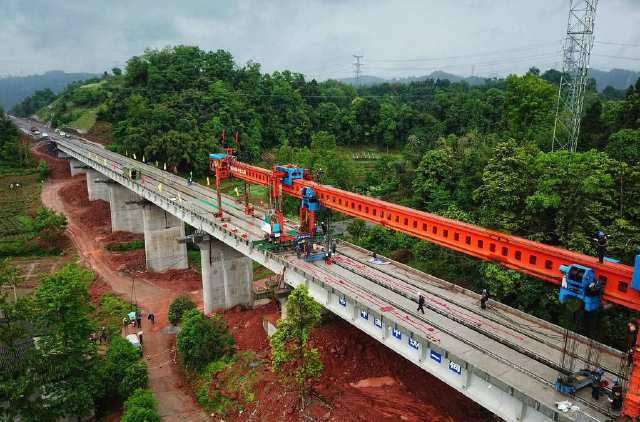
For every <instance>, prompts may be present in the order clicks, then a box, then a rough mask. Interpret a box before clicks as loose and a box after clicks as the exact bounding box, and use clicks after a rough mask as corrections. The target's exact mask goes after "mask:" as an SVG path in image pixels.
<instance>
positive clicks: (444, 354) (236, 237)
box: [18, 121, 625, 421]
mask: <svg viewBox="0 0 640 422" xmlns="http://www.w3.org/2000/svg"><path fill="white" fill-rule="evenodd" d="M18 123H19V124H20V123H21V121H18ZM31 125H32V124H31V123H30V122H29V123H22V124H21V126H22V127H23V128H24V129H27V128H28V127H30V126H31ZM53 138H54V139H53V141H54V142H56V144H57V145H58V148H59V150H60V151H62V152H64V153H65V154H66V155H68V156H69V157H70V158H71V159H72V160H77V162H78V163H81V164H80V165H78V166H77V167H81V166H89V167H90V168H91V169H93V170H95V171H97V172H98V173H100V174H101V175H102V177H104V178H108V179H109V180H111V181H115V182H117V183H118V184H119V185H121V186H123V187H125V188H127V189H128V190H129V191H130V192H131V194H132V195H133V196H132V198H133V197H137V198H141V199H144V200H146V201H149V203H152V204H155V206H157V207H159V208H161V209H162V210H165V211H167V212H169V213H170V214H171V215H172V216H175V217H177V218H178V219H180V220H182V221H185V222H187V223H188V224H190V225H192V226H193V227H195V228H197V229H200V230H203V231H204V232H207V233H209V234H210V235H211V236H212V237H214V238H216V239H218V240H220V241H222V242H224V243H225V244H227V245H229V246H231V247H232V248H233V249H235V250H236V251H238V252H240V253H241V254H242V255H244V256H247V257H250V258H251V259H253V260H255V261H257V262H259V263H260V264H262V265H265V266H266V267H268V268H270V269H271V270H272V271H274V272H278V273H282V272H284V274H285V281H286V282H287V283H288V284H290V285H292V286H296V285H298V284H300V283H305V284H306V285H307V286H308V287H309V290H310V293H311V295H312V296H313V297H314V298H315V299H316V300H317V301H318V302H320V303H322V304H323V305H324V306H325V307H326V308H327V309H329V310H330V311H332V312H334V313H336V314H337V315H339V316H340V317H342V318H344V319H345V320H347V321H349V322H350V323H352V324H354V325H355V326H357V327H358V328H360V329H361V330H363V331H365V332H367V333H368V334H369V335H371V336H373V337H374V338H376V339H378V340H379V341H381V342H382V343H384V344H386V345H387V346H388V347H390V348H391V349H393V350H395V351H396V352H397V353H399V354H400V355H402V356H404V357H405V358H407V359H409V360H411V361H412V362H414V363H416V364H417V365H418V366H420V367H421V368H423V369H424V370H426V371H428V372H430V373H432V374H434V375H435V376H436V377H438V378H440V379H441V380H443V381H444V382H446V383H447V384H449V385H451V386H452V387H454V388H456V389H457V390H459V391H461V392H462V393H463V394H465V395H467V396H468V397H470V398H471V399H473V400H475V401H476V402H478V403H480V404H481V405H483V406H485V407H486V408H488V409H489V410H491V411H492V412H494V413H495V414H497V415H498V416H500V417H502V418H503V419H505V420H509V421H538V420H540V421H542V420H600V421H604V420H607V419H608V418H609V417H611V416H612V415H611V414H610V412H609V410H608V404H607V402H606V399H601V400H600V401H599V402H594V401H593V400H592V399H591V398H590V391H589V389H586V390H583V391H581V392H580V393H579V394H578V396H577V397H575V398H568V397H566V396H563V395H561V394H559V393H557V392H556V391H555V390H554V389H553V383H554V382H555V380H556V378H557V376H558V368H559V362H560V360H561V357H562V342H563V333H564V330H563V329H562V328H560V327H558V326H555V325H553V324H550V323H548V322H546V321H543V320H540V319H537V318H535V317H532V316H529V315H527V314H524V313H522V312H520V311H517V310H515V309H512V308H509V307H507V306H504V305H501V304H498V303H493V302H491V306H490V307H489V309H487V310H484V311H482V310H480V308H479V306H478V300H479V297H478V295H477V294H475V293H473V292H471V291H468V290H465V289H463V288H461V287H459V286H456V285H453V284H451V283H448V282H446V281H444V280H440V279H438V278H435V277H432V276H429V275H427V274H424V273H422V272H420V271H417V270H415V269H412V268H410V267H407V266H405V265H402V264H400V263H397V262H393V261H391V260H386V262H387V263H386V264H375V263H372V262H370V259H369V258H370V253H369V252H368V251H366V250H364V249H361V248H359V247H356V246H354V245H351V244H349V243H347V242H340V243H339V245H338V254H337V256H336V257H335V263H334V264H333V265H326V264H324V263H323V262H316V263H313V264H311V263H306V262H304V261H303V260H300V259H298V258H297V257H296V256H295V254H293V253H290V252H288V253H287V252H285V253H280V254H275V253H272V252H266V251H263V250H259V249H257V248H254V247H253V245H252V242H253V241H255V240H261V239H262V233H261V231H260V228H259V224H260V221H261V216H262V213H263V211H262V210H259V209H258V211H257V212H256V215H255V216H246V215H244V213H243V211H242V205H241V204H240V203H238V202H237V201H236V200H234V199H233V198H231V197H229V196H224V204H223V205H224V207H225V214H226V216H227V217H228V220H227V221H224V222H223V221H220V220H219V219H216V218H215V217H214V216H213V212H215V211H216V206H215V204H216V200H215V197H216V196H215V192H214V191H213V190H211V189H209V188H207V187H205V186H201V185H198V184H196V183H194V184H192V185H188V184H187V181H186V180H185V179H183V178H181V177H178V176H176V175H173V174H171V173H168V172H165V171H162V170H160V169H157V168H155V167H153V166H150V165H145V164H143V163H140V162H138V161H135V160H132V159H129V158H127V157H123V156H121V155H119V154H115V153H112V152H110V151H107V150H105V149H104V148H103V147H102V146H99V145H96V144H93V143H90V142H88V141H85V140H80V139H60V138H55V137H53ZM71 165H72V166H73V165H74V164H73V161H72V164H71ZM133 166H135V167H136V168H139V169H141V171H142V175H143V177H141V178H140V179H139V180H135V181H134V180H130V179H129V178H126V177H124V176H122V172H123V169H124V168H131V167H133ZM88 177H89V176H88ZM91 177H92V178H93V180H95V175H93V176H91ZM285 269H286V270H285ZM203 278H204V277H203ZM205 283H206V282H205ZM418 291H422V292H424V293H425V296H426V299H427V309H426V312H425V314H424V315H422V314H420V313H417V312H416V307H417V305H416V296H417V292H418ZM225 294H226V293H225ZM589 343H590V342H589V340H588V339H585V338H582V337H580V338H579V339H578V347H577V348H576V351H575V356H574V358H575V362H576V363H575V366H576V369H577V368H581V367H583V366H587V364H588V361H589V360H590V359H589V353H588V346H587V345H588V344H589ZM595 346H596V347H597V348H598V350H599V352H600V366H602V367H604V368H605V369H606V371H607V373H606V378H607V379H609V380H613V379H616V377H618V376H619V375H620V374H618V370H619V366H620V362H621V361H623V360H624V359H625V356H624V355H623V354H622V353H621V352H619V351H617V350H614V349H611V348H609V347H606V346H604V345H601V344H595ZM567 399H569V400H570V401H572V402H574V403H576V404H577V405H578V406H579V407H580V410H579V411H577V412H569V413H562V412H560V411H558V410H557V409H556V407H555V403H556V402H559V401H563V400H567Z"/></svg>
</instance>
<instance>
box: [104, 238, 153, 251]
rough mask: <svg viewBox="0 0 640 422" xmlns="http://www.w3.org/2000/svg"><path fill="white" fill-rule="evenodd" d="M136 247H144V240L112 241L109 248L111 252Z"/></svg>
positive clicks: (129, 249) (131, 249)
mask: <svg viewBox="0 0 640 422" xmlns="http://www.w3.org/2000/svg"><path fill="white" fill-rule="evenodd" d="M136 249H144V240H140V239H136V240H132V241H131V242H121V243H110V244H108V245H107V250H108V251H111V252H126V251H133V250H136Z"/></svg>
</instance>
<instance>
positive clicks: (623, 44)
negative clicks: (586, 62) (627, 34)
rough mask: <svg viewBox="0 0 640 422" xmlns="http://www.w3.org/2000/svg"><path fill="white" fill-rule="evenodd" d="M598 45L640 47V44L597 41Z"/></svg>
mask: <svg viewBox="0 0 640 422" xmlns="http://www.w3.org/2000/svg"><path fill="white" fill-rule="evenodd" d="M596 44H604V45H617V46H620V47H640V44H630V43H621V42H610V41H596Z"/></svg>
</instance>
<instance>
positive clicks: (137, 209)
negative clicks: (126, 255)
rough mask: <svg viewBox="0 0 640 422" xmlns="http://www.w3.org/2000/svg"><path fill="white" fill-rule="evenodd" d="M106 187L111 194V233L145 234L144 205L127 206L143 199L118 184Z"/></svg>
mask: <svg viewBox="0 0 640 422" xmlns="http://www.w3.org/2000/svg"><path fill="white" fill-rule="evenodd" d="M104 186H107V189H108V192H109V207H110V209H111V231H114V232H116V231H123V232H132V233H144V223H143V219H142V208H143V207H142V204H139V203H129V204H127V202H132V201H140V200H142V198H140V197H139V196H138V195H137V194H135V193H133V192H132V191H130V190H129V189H127V188H125V187H123V186H122V185H119V184H117V183H110V184H108V185H104Z"/></svg>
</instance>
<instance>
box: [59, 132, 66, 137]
mask: <svg viewBox="0 0 640 422" xmlns="http://www.w3.org/2000/svg"><path fill="white" fill-rule="evenodd" d="M58 133H59V134H60V136H64V135H66V133H65V132H63V131H60V132H58Z"/></svg>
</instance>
